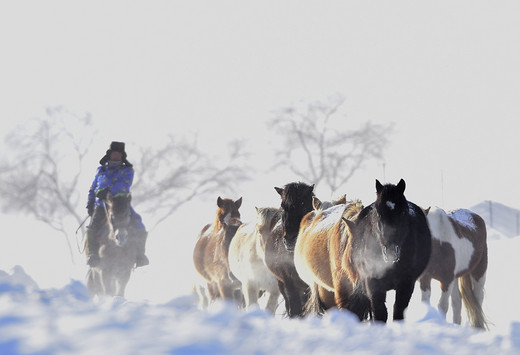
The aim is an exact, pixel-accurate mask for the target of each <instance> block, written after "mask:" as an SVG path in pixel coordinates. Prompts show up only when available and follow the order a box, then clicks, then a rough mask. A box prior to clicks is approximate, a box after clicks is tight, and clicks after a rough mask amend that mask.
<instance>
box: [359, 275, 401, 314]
mask: <svg viewBox="0 0 520 355" xmlns="http://www.w3.org/2000/svg"><path fill="white" fill-rule="evenodd" d="M366 291H367V295H368V298H369V299H370V305H371V309H372V311H371V313H372V317H373V319H374V320H376V321H381V322H385V323H386V321H387V320H388V310H387V309H386V305H385V303H386V289H385V288H384V287H383V285H381V283H380V282H378V281H377V280H375V279H369V280H367V282H366ZM396 298H397V297H396Z"/></svg>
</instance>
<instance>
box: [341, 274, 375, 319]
mask: <svg viewBox="0 0 520 355" xmlns="http://www.w3.org/2000/svg"><path fill="white" fill-rule="evenodd" d="M344 306H345V308H346V309H348V310H349V311H351V312H352V313H354V314H355V315H357V316H358V318H359V320H360V321H364V320H367V319H368V318H369V316H370V311H371V309H372V305H371V302H370V299H369V298H368V297H367V295H366V292H365V287H364V285H363V284H362V282H356V285H355V286H354V292H352V295H350V297H349V298H348V300H347V301H346V304H345V305H344Z"/></svg>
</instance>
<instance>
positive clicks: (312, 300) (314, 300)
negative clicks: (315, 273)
mask: <svg viewBox="0 0 520 355" xmlns="http://www.w3.org/2000/svg"><path fill="white" fill-rule="evenodd" d="M309 291H310V293H311V294H310V296H309V298H308V299H307V302H305V306H304V309H303V315H304V316H306V315H308V314H317V315H320V316H321V315H323V314H324V313H325V305H324V304H323V302H322V300H321V299H320V293H319V290H318V284H317V283H314V285H313V286H311V287H310V288H309Z"/></svg>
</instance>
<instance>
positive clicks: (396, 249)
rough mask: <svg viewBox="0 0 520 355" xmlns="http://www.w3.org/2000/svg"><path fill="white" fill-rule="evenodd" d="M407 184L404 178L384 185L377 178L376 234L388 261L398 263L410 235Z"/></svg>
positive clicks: (385, 259) (384, 257)
mask: <svg viewBox="0 0 520 355" xmlns="http://www.w3.org/2000/svg"><path fill="white" fill-rule="evenodd" d="M405 187H406V184H405V182H404V180H403V179H401V180H400V181H399V183H398V184H397V185H393V184H386V185H382V184H381V183H380V182H379V181H378V180H376V192H377V199H376V202H375V203H374V204H375V213H376V214H377V217H378V218H376V220H375V221H374V226H373V227H374V229H375V233H374V234H375V236H376V239H377V241H378V242H379V245H380V246H381V252H382V254H383V259H384V261H385V262H386V263H397V262H399V260H400V259H401V250H402V246H403V243H404V239H405V238H406V236H407V235H408V232H407V228H408V223H407V218H406V216H408V215H409V206H408V201H407V200H406V198H405V196H404V190H405Z"/></svg>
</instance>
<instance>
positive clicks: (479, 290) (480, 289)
mask: <svg viewBox="0 0 520 355" xmlns="http://www.w3.org/2000/svg"><path fill="white" fill-rule="evenodd" d="M471 276H472V279H473V292H474V293H475V297H476V298H477V301H478V303H479V304H480V305H482V303H483V302H484V285H485V284H486V274H485V273H484V275H482V277H480V279H478V280H477V279H475V278H474V277H473V274H472V275H471Z"/></svg>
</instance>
